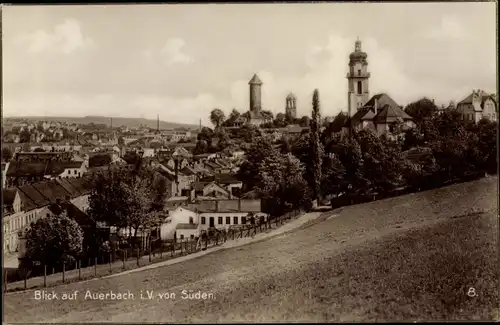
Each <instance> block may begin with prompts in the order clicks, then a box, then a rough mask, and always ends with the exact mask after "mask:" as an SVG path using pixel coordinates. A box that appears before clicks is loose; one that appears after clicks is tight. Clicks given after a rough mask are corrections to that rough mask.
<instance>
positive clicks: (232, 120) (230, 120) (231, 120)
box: [224, 108, 241, 126]
mask: <svg viewBox="0 0 500 325" xmlns="http://www.w3.org/2000/svg"><path fill="white" fill-rule="evenodd" d="M240 116H241V114H240V112H238V111H237V110H236V108H233V110H232V111H231V113H230V114H229V117H228V118H227V119H226V121H224V126H232V125H233V124H234V123H235V122H236V120H238V118H239V117H240Z"/></svg>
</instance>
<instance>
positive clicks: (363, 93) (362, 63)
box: [347, 38, 370, 116]
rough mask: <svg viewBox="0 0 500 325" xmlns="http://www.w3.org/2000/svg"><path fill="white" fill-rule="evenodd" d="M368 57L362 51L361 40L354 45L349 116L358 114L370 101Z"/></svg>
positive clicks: (349, 93)
mask: <svg viewBox="0 0 500 325" xmlns="http://www.w3.org/2000/svg"><path fill="white" fill-rule="evenodd" d="M367 57H368V55H367V54H366V53H365V52H363V51H362V50H361V41H360V40H359V38H358V39H357V40H356V42H355V43H354V52H352V53H351V54H350V55H349V72H348V73H347V85H348V91H347V110H348V114H349V116H353V115H354V114H356V112H357V111H358V109H360V108H361V107H363V106H364V105H365V104H366V102H367V101H368V100H369V97H370V92H369V89H368V79H369V78H370V73H369V72H368V61H367V60H366V58H367Z"/></svg>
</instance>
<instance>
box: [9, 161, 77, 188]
mask: <svg viewBox="0 0 500 325" xmlns="http://www.w3.org/2000/svg"><path fill="white" fill-rule="evenodd" d="M86 172H87V168H86V167H85V163H84V162H72V161H69V162H66V161H47V162H22V161H13V162H11V163H9V166H8V169H7V172H6V184H7V186H21V185H24V184H29V183H35V182H39V181H42V180H44V179H51V178H62V177H65V178H70V177H82V176H83V175H84V174H85V173H86Z"/></svg>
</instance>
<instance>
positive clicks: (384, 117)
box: [373, 105, 413, 123]
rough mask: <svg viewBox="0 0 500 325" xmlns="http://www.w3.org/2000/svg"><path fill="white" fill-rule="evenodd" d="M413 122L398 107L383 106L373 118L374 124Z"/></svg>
mask: <svg viewBox="0 0 500 325" xmlns="http://www.w3.org/2000/svg"><path fill="white" fill-rule="evenodd" d="M407 120H413V118H412V117H411V116H410V115H408V114H406V113H405V112H404V111H403V110H402V109H401V108H399V107H398V106H389V105H385V106H384V107H383V108H382V109H381V110H380V112H378V113H377V115H375V117H374V118H373V122H374V123H392V122H396V121H407Z"/></svg>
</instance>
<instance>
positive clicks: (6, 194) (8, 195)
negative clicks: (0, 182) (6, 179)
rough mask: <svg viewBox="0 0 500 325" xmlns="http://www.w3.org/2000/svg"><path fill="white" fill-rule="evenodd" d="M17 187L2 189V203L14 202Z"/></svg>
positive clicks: (9, 203) (10, 203)
mask: <svg viewBox="0 0 500 325" xmlns="http://www.w3.org/2000/svg"><path fill="white" fill-rule="evenodd" d="M16 193H17V188H15V187H13V188H5V189H3V190H2V204H3V205H4V206H5V205H9V206H10V205H12V204H14V199H15V198H16Z"/></svg>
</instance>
